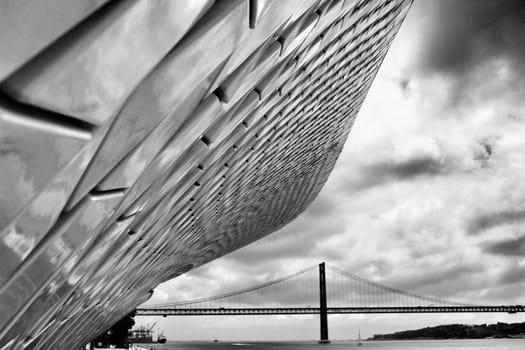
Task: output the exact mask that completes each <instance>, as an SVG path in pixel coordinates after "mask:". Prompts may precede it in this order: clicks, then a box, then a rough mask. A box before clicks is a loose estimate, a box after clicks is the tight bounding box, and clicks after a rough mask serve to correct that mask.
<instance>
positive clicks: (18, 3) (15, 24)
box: [0, 0, 107, 81]
mask: <svg viewBox="0 0 525 350" xmlns="http://www.w3.org/2000/svg"><path fill="white" fill-rule="evenodd" d="M106 2H107V0H85V1H71V0H46V1H32V0H4V1H2V2H0V18H1V19H2V20H1V21H0V47H2V51H0V81H2V80H3V79H4V78H5V77H7V76H8V75H9V74H11V73H12V72H14V71H15V70H16V69H18V68H20V67H21V66H22V65H23V64H24V63H26V62H27V61H28V60H29V59H30V58H31V57H33V56H34V55H35V54H37V53H38V52H39V51H41V50H42V49H44V48H45V47H46V46H48V45H49V44H50V43H52V42H53V41H54V40H56V39H57V38H58V37H60V35H62V34H63V33H65V32H67V31H68V30H69V29H70V28H71V27H73V26H74V25H76V24H77V23H79V22H80V21H82V20H83V19H84V18H86V17H88V16H89V15H90V14H91V13H92V12H94V11H95V10H96V9H97V8H99V7H100V6H102V5H103V4H104V3H106ZM15 38H16V39H15Z"/></svg>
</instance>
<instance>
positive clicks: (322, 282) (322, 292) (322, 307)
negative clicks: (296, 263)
mask: <svg viewBox="0 0 525 350" xmlns="http://www.w3.org/2000/svg"><path fill="white" fill-rule="evenodd" d="M319 318H320V321H321V339H320V340H319V344H328V343H330V340H328V312H327V308H326V274H325V265H324V262H322V263H320V264H319Z"/></svg>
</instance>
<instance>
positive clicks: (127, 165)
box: [0, 0, 411, 350]
mask: <svg viewBox="0 0 525 350" xmlns="http://www.w3.org/2000/svg"><path fill="white" fill-rule="evenodd" d="M67 3H68V4H67V6H65V5H64V1H62V0H46V1H42V2H38V4H37V3H35V2H32V1H25V0H24V1H22V0H20V1H18V0H17V1H16V4H15V1H13V0H8V1H6V2H2V3H1V4H0V14H2V18H4V17H5V16H4V14H7V15H8V16H7V17H9V18H10V20H9V21H11V22H9V23H11V24H7V25H6V26H4V23H3V22H2V24H0V28H2V30H0V43H2V45H3V47H8V48H9V49H8V50H2V52H0V67H1V69H0V169H1V171H0V198H1V199H2V200H1V202H0V262H1V263H0V349H35V350H36V349H72V348H75V347H77V346H79V345H81V344H84V343H86V342H87V341H88V340H90V339H92V338H93V337H94V336H96V335H97V334H98V333H100V332H101V331H103V330H105V329H107V328H108V327H109V326H110V325H111V324H112V323H114V322H115V321H116V320H118V319H120V318H121V317H122V316H124V315H125V314H126V313H128V312H129V311H130V310H133V309H134V308H135V307H136V306H137V305H139V304H141V303H143V302H144V301H146V300H147V299H148V298H149V297H150V296H151V293H152V292H151V291H152V289H153V288H154V287H155V286H157V285H158V284H159V283H160V282H162V281H165V280H167V279H170V278H173V277H176V276H178V275H180V274H182V273H184V272H186V271H188V270H190V269H191V268H194V267H196V266H199V265H201V264H203V263H206V262H208V261H210V260H212V259H215V258H217V257H219V256H222V255H224V254H226V253H228V252H231V251H233V250H235V249H237V248H239V247H242V246H244V245H246V244H248V243H250V242H252V241H254V240H256V239H258V238H261V237H263V236H265V235H267V234H269V233H271V232H273V231H275V230H277V229H279V228H280V227H282V226H283V225H285V224H286V223H288V222H289V221H290V220H292V219H294V218H295V217H296V216H297V215H299V214H300V213H301V212H302V211H303V210H304V209H305V208H306V207H307V206H308V204H309V203H311V202H312V200H313V199H314V198H315V196H316V195H317V194H318V192H319V191H320V189H321V187H322V186H323V184H324V183H325V181H326V179H327V177H328V175H329V174H330V171H331V169H332V168H333V166H334V163H335V161H336V159H337V157H338V155H339V153H340V151H341V149H342V147H343V144H344V142H345V140H346V138H347V136H348V133H349V131H350V128H351V127H352V124H353V122H354V119H355V117H356V114H357V112H358V110H359V107H360V106H361V104H362V102H363V99H364V98H365V95H366V92H367V91H368V88H369V87H370V84H371V82H372V80H373V78H374V75H375V74H376V72H377V70H378V68H379V65H380V64H381V61H382V59H383V58H384V56H385V54H386V51H387V49H388V47H389V45H390V43H391V41H392V39H393V37H394V35H395V33H396V32H397V30H398V28H399V26H400V24H401V22H402V21H403V19H404V17H405V15H406V13H407V11H408V9H409V7H410V4H411V1H410V0H382V1H367V0H323V1H320V0H228V1H213V0H192V1H186V0H157V1H140V0H136V1H135V0H130V1H125V2H124V1H112V2H111V1H110V2H107V1H95V0H90V1H72V2H70V1H67ZM66 7H67V9H66ZM36 19H38V20H36ZM22 21H24V25H21V24H20V23H21V22H22ZM6 23H7V22H6ZM26 25H27V26H28V27H26ZM26 36H28V37H29V39H27V40H26V39H25V38H26ZM13 37H15V38H16V37H20V39H23V40H15V41H13V40H12V38H13Z"/></svg>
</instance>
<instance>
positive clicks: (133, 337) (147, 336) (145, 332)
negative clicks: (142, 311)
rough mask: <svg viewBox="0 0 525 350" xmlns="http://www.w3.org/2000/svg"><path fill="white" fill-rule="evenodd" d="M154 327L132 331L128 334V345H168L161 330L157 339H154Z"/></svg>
mask: <svg viewBox="0 0 525 350" xmlns="http://www.w3.org/2000/svg"><path fill="white" fill-rule="evenodd" d="M155 324H156V323H154V324H153V325H152V326H140V327H138V328H136V329H132V330H130V331H129V332H128V343H129V344H157V343H158V344H164V343H166V340H167V339H166V336H165V335H164V333H163V332H162V331H160V330H159V332H158V333H157V339H156V340H155V339H154V337H153V333H154V331H153V327H155Z"/></svg>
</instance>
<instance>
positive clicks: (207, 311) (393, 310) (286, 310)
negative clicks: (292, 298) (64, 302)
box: [136, 305, 525, 317]
mask: <svg viewBox="0 0 525 350" xmlns="http://www.w3.org/2000/svg"><path fill="white" fill-rule="evenodd" d="M319 310H320V309H319V308H318V307H310V308H307V307H302V308H301V307H297V308H292V307H274V308H257V307H252V308H224V307H219V308H202V309H192V308H189V309H186V308H180V309H178V308H139V309H137V313H136V315H137V316H164V317H167V316H202V315H206V316H214V315H216V316H232V315H315V314H319V313H320V311H319ZM461 312H462V313H469V312H470V313H472V312H473V313H488V312H506V313H509V314H514V313H518V312H525V307H524V306H523V305H501V306H495V305H485V306H406V307H403V306H392V307H386V306H385V307H328V308H327V309H326V313H327V314H405V313H461Z"/></svg>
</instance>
